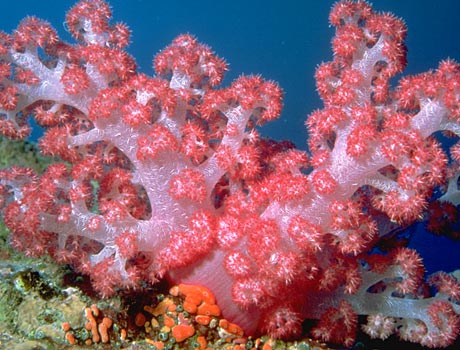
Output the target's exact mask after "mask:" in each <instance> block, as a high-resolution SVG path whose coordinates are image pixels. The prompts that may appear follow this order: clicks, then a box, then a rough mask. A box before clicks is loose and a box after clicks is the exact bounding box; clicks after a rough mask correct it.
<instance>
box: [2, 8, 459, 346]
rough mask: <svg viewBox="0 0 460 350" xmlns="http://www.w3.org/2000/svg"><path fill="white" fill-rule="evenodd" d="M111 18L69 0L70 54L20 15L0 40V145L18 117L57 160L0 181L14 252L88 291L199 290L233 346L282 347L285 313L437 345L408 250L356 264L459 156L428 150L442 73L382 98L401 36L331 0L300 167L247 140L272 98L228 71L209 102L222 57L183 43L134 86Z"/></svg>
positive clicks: (447, 283) (446, 114)
mask: <svg viewBox="0 0 460 350" xmlns="http://www.w3.org/2000/svg"><path fill="white" fill-rule="evenodd" d="M110 16H111V13H110V8H109V6H108V5H107V4H106V3H105V2H103V1H99V0H94V1H89V0H88V1H81V2H79V3H78V4H77V5H76V6H75V7H73V8H72V9H71V10H70V11H69V13H68V15H67V27H68V28H69V31H70V33H71V34H72V35H73V36H74V38H75V39H76V41H77V42H76V43H75V44H68V43H64V42H63V41H61V40H60V39H59V38H58V36H57V34H56V33H55V31H54V30H53V29H52V28H51V26H50V25H49V24H48V23H46V22H44V21H41V20H38V19H36V18H28V19H25V20H24V21H23V22H22V23H21V24H20V26H19V27H18V29H17V30H16V31H15V33H14V34H13V35H7V34H4V33H2V34H1V35H0V78H1V81H0V87H1V88H0V113H1V114H0V115H1V117H0V131H1V132H2V133H3V134H4V135H6V136H9V137H12V138H23V137H25V136H26V135H27V133H28V131H29V126H28V124H27V120H26V116H27V115H34V116H35V118H36V120H37V122H38V123H39V124H40V125H42V126H43V127H44V128H46V132H45V134H44V136H43V137H42V139H41V140H40V147H41V150H42V152H43V153H45V154H48V155H52V156H56V157H58V158H60V159H62V160H63V161H65V163H57V164H53V165H51V166H50V167H49V168H48V169H47V170H46V172H45V173H44V174H43V175H41V176H38V175H36V174H34V173H33V172H32V171H30V170H24V169H19V168H12V169H10V170H2V171H0V205H1V207H2V211H3V217H4V221H5V223H6V225H7V226H8V227H9V229H10V230H11V232H12V236H11V244H12V245H13V246H14V247H15V248H16V249H18V250H21V251H23V252H25V253H26V254H27V255H30V256H40V255H43V254H49V255H51V256H52V257H53V258H55V259H56V260H57V261H59V262H64V263H68V264H71V265H72V266H73V267H74V268H75V269H76V270H77V271H80V272H82V273H85V274H88V275H89V276H90V277H91V280H92V282H93V286H94V288H95V289H96V290H97V291H98V292H100V293H101V294H102V295H104V296H109V295H112V294H113V293H114V292H116V290H117V288H122V287H131V288H137V287H138V286H139V282H140V281H150V282H156V281H157V280H158V279H159V278H168V279H169V280H171V281H172V282H174V283H193V284H198V285H203V286H206V287H207V288H209V289H210V290H212V291H213V293H214V294H215V295H216V297H217V300H218V303H219V306H220V308H221V310H222V312H223V314H224V316H225V317H226V318H227V319H229V320H230V321H231V322H236V323H239V324H240V325H241V326H242V327H243V328H244V329H245V331H246V332H248V333H255V332H256V331H262V332H268V333H269V334H270V335H271V336H273V337H278V338H289V337H296V336H298V335H300V334H301V325H302V320H303V319H304V318H311V319H319V320H320V321H319V323H318V324H317V326H316V328H314V329H313V330H312V332H311V334H312V335H313V336H315V337H316V338H320V339H321V340H324V341H331V342H336V343H343V344H345V345H348V346H349V345H352V344H353V342H354V339H355V337H356V333H357V330H358V328H357V315H370V317H369V319H368V323H367V324H366V325H364V326H363V327H362V329H363V331H365V332H366V333H368V334H370V335H371V336H372V337H380V338H386V337H388V336H390V335H391V334H393V333H397V334H398V335H399V336H400V337H401V338H402V339H406V340H410V341H417V342H420V343H421V344H423V345H427V346H430V347H439V346H447V345H449V344H450V343H451V342H452V341H453V340H455V339H456V337H457V335H458V332H459V326H460V321H459V316H458V314H459V305H458V300H459V289H460V287H459V284H458V281H457V279H456V278H455V277H454V276H453V275H450V274H445V273H441V274H437V275H435V276H433V277H431V278H430V280H429V283H430V284H431V285H432V287H433V288H434V289H435V290H436V291H435V292H434V294H432V295H428V294H421V293H422V292H421V291H422V290H424V288H423V286H426V284H425V282H424V279H423V278H424V268H423V265H422V263H421V258H420V257H419V255H418V254H417V253H416V252H415V251H413V250H411V249H408V248H405V247H395V248H393V249H392V250H391V251H389V252H387V253H377V252H376V251H374V247H375V245H376V243H377V242H378V240H379V238H380V237H381V236H383V235H385V233H387V232H388V229H387V227H391V226H392V225H393V226H394V224H395V223H397V224H408V223H411V222H413V221H414V220H415V219H417V218H418V217H420V216H421V215H422V213H424V210H425V208H426V207H427V205H428V200H429V198H430V196H431V194H432V193H433V189H434V188H436V187H437V186H440V185H443V184H444V183H445V182H446V181H447V180H448V181H452V180H451V179H454V178H456V176H457V177H458V175H457V174H458V158H459V157H458V153H459V152H458V147H459V146H458V144H457V145H456V146H454V147H453V148H452V155H449V154H447V153H446V152H445V151H444V150H443V149H442V147H441V145H440V143H439V142H438V141H436V140H435V139H434V137H433V136H432V135H433V134H434V133H435V132H436V131H441V130H442V131H448V132H449V133H450V135H451V136H452V137H455V138H458V136H459V132H458V130H459V116H460V114H459V111H460V103H459V101H460V98H459V96H460V88H459V86H460V66H459V65H458V64H457V63H456V62H454V61H452V60H447V61H444V62H442V63H441V64H440V66H439V68H438V69H437V70H435V71H432V72H428V73H423V74H420V75H418V76H413V77H405V78H403V79H402V80H401V81H400V83H399V84H398V85H397V87H396V88H392V87H391V84H390V82H389V80H390V78H392V77H394V76H395V75H396V74H397V73H400V72H401V71H402V70H403V69H404V67H405V64H406V61H405V51H406V50H405V46H404V42H403V40H404V37H405V32H406V29H405V26H404V24H403V23H402V21H401V20H399V19H397V18H395V17H394V16H392V15H391V14H387V13H385V14H380V13H376V12H374V11H373V9H372V8H371V6H370V5H369V4H367V3H365V2H363V1H357V2H352V1H348V0H346V1H342V2H339V3H337V4H336V5H335V6H334V7H333V9H332V11H331V15H330V22H331V24H332V25H334V26H335V27H336V28H337V30H336V36H335V38H334V39H333V41H332V45H333V51H334V59H333V61H331V62H327V63H323V64H321V65H320V66H319V67H318V69H317V72H316V80H317V88H318V92H319V94H320V97H321V98H322V99H323V101H324V108H323V109H321V110H318V111H315V112H313V113H312V114H311V115H310V116H309V117H308V119H307V122H306V125H307V127H308V130H309V135H310V137H309V140H308V144H309V147H310V152H311V156H309V155H307V153H306V152H303V151H300V150H297V149H295V148H294V146H293V145H292V144H291V143H289V142H275V141H272V140H267V139H264V138H262V137H261V136H260V135H259V133H258V132H257V130H256V129H255V127H256V126H257V125H260V124H263V123H265V122H268V121H271V120H273V119H275V118H276V117H277V116H278V115H279V114H280V112H281V107H282V102H281V99H282V91H281V89H280V88H279V87H278V85H277V84H276V83H274V82H271V81H267V80H264V79H263V78H262V77H260V76H241V77H240V78H238V79H237V80H236V81H234V82H233V83H232V84H231V85H230V86H228V87H222V88H219V87H218V85H219V84H220V83H221V81H222V79H223V74H224V72H225V71H226V70H227V65H226V63H225V61H224V60H223V59H221V58H219V57H217V56H216V55H215V54H214V53H213V52H212V51H211V49H210V48H209V47H207V46H205V45H203V44H201V43H199V42H198V41H197V39H196V38H194V37H193V36H191V35H188V34H187V35H180V36H179V37H177V38H176V39H175V40H174V41H173V42H172V44H171V45H170V46H168V47H166V48H165V49H163V50H162V51H160V52H159V53H158V55H157V56H156V57H155V59H154V67H155V70H156V73H157V76H156V77H148V76H146V75H144V74H141V73H138V72H137V70H136V65H135V62H134V59H133V58H132V57H130V56H129V55H128V54H127V53H126V52H125V51H123V48H124V47H125V46H126V45H127V44H128V43H129V30H128V29H127V27H126V26H125V25H122V24H114V25H112V24H110V22H109V20H110ZM37 47H40V48H41V50H37V49H36V48H37ZM447 176H449V177H448V178H447V180H446V177H447ZM452 191H454V192H455V189H453V187H449V189H448V193H449V196H448V197H444V198H443V200H447V198H455V196H453V195H452V193H451V192H452ZM457 191H458V189H457ZM457 204H458V203H453V204H451V205H457ZM425 290H427V288H425ZM339 325H344V326H343V327H342V326H339Z"/></svg>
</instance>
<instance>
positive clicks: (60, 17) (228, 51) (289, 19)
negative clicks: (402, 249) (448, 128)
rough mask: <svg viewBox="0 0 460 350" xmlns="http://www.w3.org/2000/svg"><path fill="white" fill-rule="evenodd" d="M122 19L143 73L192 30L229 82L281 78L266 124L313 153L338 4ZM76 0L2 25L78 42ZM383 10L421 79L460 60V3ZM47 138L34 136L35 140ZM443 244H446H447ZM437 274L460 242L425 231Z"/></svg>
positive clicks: (163, 4) (178, 10)
mask: <svg viewBox="0 0 460 350" xmlns="http://www.w3.org/2000/svg"><path fill="white" fill-rule="evenodd" d="M110 3H111V5H112V8H113V15H114V19H115V21H122V22H124V23H126V24H128V25H129V27H130V28H131V30H132V33H133V34H132V43H131V45H130V46H129V48H128V51H129V52H130V53H131V54H132V55H133V56H134V57H135V58H136V60H137V63H138V66H139V70H140V71H142V72H144V73H147V74H150V75H151V74H153V69H152V57H153V55H154V54H155V53H157V52H158V51H159V50H160V49H162V48H163V47H165V46H166V45H168V43H169V42H170V41H171V40H172V39H173V38H174V37H175V36H177V35H178V34H180V33H191V34H194V35H196V36H197V37H198V39H199V40H200V41H202V42H204V43H206V44H207V45H209V46H211V47H212V48H213V50H214V51H215V52H216V53H217V54H218V55H219V56H221V57H224V58H225V59H226V60H227V62H228V63H229V64H230V71H229V72H228V74H227V75H226V79H225V81H224V85H227V84H229V82H230V81H231V80H233V79H235V78H236V77H238V76H239V75H240V74H252V73H253V74H261V75H262V76H264V77H265V78H267V79H271V80H275V81H277V82H278V83H279V84H280V85H281V86H282V88H283V89H284V92H285V98H284V104H285V107H284V109H283V113H282V115H281V117H280V118H279V120H277V121H275V122H273V123H270V124H269V125H268V126H266V127H263V129H262V133H263V135H265V136H269V137H272V138H275V139H289V140H291V141H293V142H295V143H296V145H297V147H299V148H301V149H306V139H307V133H306V130H305V127H304V120H305V118H306V115H307V114H308V113H310V112H312V111H313V110H314V109H316V108H320V107H321V101H320V99H319V97H318V96H317V94H316V91H315V82H314V79H313V74H314V71H315V67H316V66H317V65H318V64H319V63H321V62H322V61H328V60H330V59H331V50H330V41H331V38H332V36H333V28H331V27H330V26H329V23H328V13H329V10H330V7H331V6H332V4H333V3H334V1H325V0H321V1H319V0H318V1H306V0H305V1H289V0H287V1H274V0H257V1H254V0H253V1H248V0H237V1H215V0H214V1H211V0H208V1H174V0H169V1H152V0H129V1H128V0H113V1H110ZM73 4H74V1H68V0H65V1H59V2H58V1H51V0H40V1H36V0H22V1H8V3H7V5H6V2H4V5H3V6H4V8H5V9H4V10H3V11H0V28H1V29H2V30H4V31H6V32H11V30H13V29H14V28H15V27H16V25H17V23H19V21H20V20H21V19H22V18H23V17H25V16H26V15H35V16H37V17H40V18H43V19H45V20H48V21H49V22H51V23H52V24H53V26H54V27H55V28H56V29H57V30H58V32H59V34H60V35H61V37H62V38H64V39H65V40H71V39H70V37H69V35H68V33H66V31H65V29H64V26H63V21H64V14H65V12H66V11H67V10H68V9H69V8H70V7H71V6H72V5H73ZM373 5H374V8H375V9H377V10H379V11H390V12H392V13H394V14H396V15H397V16H398V17H401V18H403V19H404V20H405V22H406V24H407V26H408V28H409V31H408V38H407V42H406V43H407V46H408V48H409V53H408V62H409V63H408V68H407V69H406V72H405V74H415V73H420V72H422V71H426V70H428V69H432V68H436V67H437V65H438V62H439V61H440V60H442V59H445V58H448V57H450V58H453V59H456V60H460V45H459V44H460V39H459V38H458V34H459V33H460V20H459V13H460V1H454V0H436V1H428V0H410V1H404V0H378V1H374V3H373ZM37 137H39V134H37V133H36V134H34V135H33V139H36V138H37ZM440 241H441V243H440ZM412 245H414V246H416V247H417V249H418V250H419V251H420V252H421V254H422V256H423V258H424V260H425V264H426V265H427V267H428V270H429V271H434V270H438V269H446V270H452V269H455V268H458V267H459V266H460V263H459V262H460V258H459V257H458V253H457V252H458V244H452V243H451V242H450V241H449V240H447V239H443V238H434V237H433V236H432V235H429V234H426V233H423V232H420V233H418V234H417V235H416V236H415V237H414V239H413V242H412Z"/></svg>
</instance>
